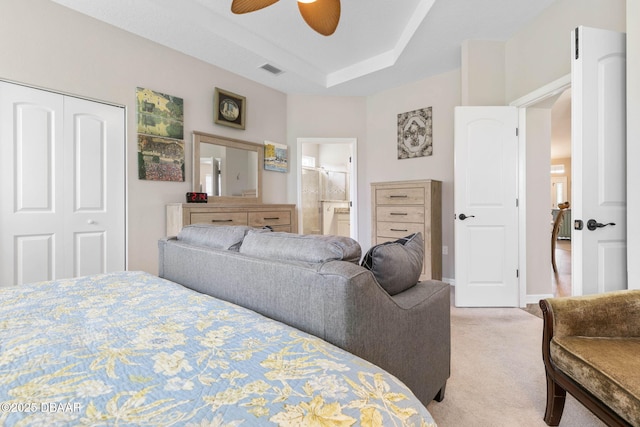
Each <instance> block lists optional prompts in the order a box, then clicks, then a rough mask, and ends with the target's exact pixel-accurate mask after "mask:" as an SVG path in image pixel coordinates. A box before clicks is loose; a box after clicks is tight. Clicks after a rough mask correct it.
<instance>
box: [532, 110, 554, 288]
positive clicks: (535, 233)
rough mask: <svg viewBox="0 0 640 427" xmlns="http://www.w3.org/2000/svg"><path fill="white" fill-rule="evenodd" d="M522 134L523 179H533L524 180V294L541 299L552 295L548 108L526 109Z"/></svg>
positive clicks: (549, 129) (549, 118)
mask: <svg viewBox="0 0 640 427" xmlns="http://www.w3.org/2000/svg"><path fill="white" fill-rule="evenodd" d="M526 134H527V148H526V149H527V178H529V177H530V176H535V179H527V203H526V209H527V227H526V228H527V231H526V232H527V255H528V256H527V295H529V296H531V295H539V296H540V297H544V296H548V295H550V294H552V293H553V292H552V289H551V222H550V221H551V209H550V207H549V204H550V196H549V188H550V186H551V176H550V174H549V159H550V158H551V145H550V144H549V141H550V140H551V109H549V108H527V128H526ZM530 248H531V249H532V250H530ZM534 251H535V252H534Z"/></svg>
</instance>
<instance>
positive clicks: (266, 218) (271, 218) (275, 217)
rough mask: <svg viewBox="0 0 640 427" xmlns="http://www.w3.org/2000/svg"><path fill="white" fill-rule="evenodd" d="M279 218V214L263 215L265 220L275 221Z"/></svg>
mask: <svg viewBox="0 0 640 427" xmlns="http://www.w3.org/2000/svg"><path fill="white" fill-rule="evenodd" d="M279 219H280V217H279V216H272V217H265V218H264V220H265V221H277V220H279Z"/></svg>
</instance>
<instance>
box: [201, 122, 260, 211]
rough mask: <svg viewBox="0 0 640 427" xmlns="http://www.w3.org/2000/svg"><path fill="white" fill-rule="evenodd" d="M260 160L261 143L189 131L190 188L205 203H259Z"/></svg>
mask: <svg viewBox="0 0 640 427" xmlns="http://www.w3.org/2000/svg"><path fill="white" fill-rule="evenodd" d="M263 163H264V147H263V146H262V145H261V144H255V143H253V142H247V141H241V140H238V139H231V138H226V137H223V136H217V135H209V134H206V133H200V132H194V133H193V191H196V192H201V193H207V194H208V196H209V197H208V199H209V203H236V204H237V203H241V204H243V203H261V202H262V165H263Z"/></svg>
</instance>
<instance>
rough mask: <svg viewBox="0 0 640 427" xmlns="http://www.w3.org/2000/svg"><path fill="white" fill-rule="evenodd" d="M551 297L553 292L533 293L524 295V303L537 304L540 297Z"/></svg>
mask: <svg viewBox="0 0 640 427" xmlns="http://www.w3.org/2000/svg"><path fill="white" fill-rule="evenodd" d="M545 298H553V294H537V295H536V294H533V295H527V296H526V297H525V304H538V303H539V302H540V300H541V299H545Z"/></svg>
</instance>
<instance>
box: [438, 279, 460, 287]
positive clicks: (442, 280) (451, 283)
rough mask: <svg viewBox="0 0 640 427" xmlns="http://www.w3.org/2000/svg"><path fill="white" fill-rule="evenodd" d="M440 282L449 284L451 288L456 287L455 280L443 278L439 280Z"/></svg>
mask: <svg viewBox="0 0 640 427" xmlns="http://www.w3.org/2000/svg"><path fill="white" fill-rule="evenodd" d="M440 281H441V282H445V283H448V284H450V285H451V286H456V279H452V278H450V277H443V278H442V279H441V280H440Z"/></svg>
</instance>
